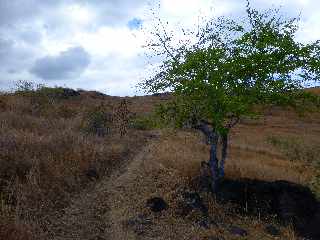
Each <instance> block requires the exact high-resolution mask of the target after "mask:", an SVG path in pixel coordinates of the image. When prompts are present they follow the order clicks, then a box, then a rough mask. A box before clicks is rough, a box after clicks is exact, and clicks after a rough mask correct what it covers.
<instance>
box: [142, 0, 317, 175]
mask: <svg viewBox="0 0 320 240" xmlns="http://www.w3.org/2000/svg"><path fill="white" fill-rule="evenodd" d="M298 25H299V18H285V17H283V16H282V15H281V14H280V12H279V10H278V9H270V10H266V11H264V12H260V11H257V10H255V9H253V8H251V6H250V3H249V1H248V4H247V7H246V16H245V17H244V18H243V19H241V20H238V21H237V20H233V19H230V18H226V17H220V18H218V19H212V20H209V21H207V22H205V24H204V25H203V26H202V27H199V28H198V30H197V31H196V32H187V31H184V30H183V33H184V37H185V38H186V39H188V40H187V41H181V42H180V44H178V46H177V45H176V46H175V44H174V43H176V41H175V40H174V38H173V36H171V35H170V34H169V33H168V32H167V30H166V28H165V26H164V25H163V24H162V22H161V21H160V20H159V28H158V29H156V31H155V33H154V37H155V38H154V40H153V42H151V43H150V44H149V45H148V46H149V47H150V48H151V49H152V50H153V51H156V53H159V52H160V53H163V54H164V55H165V57H166V58H165V60H164V61H163V63H162V65H161V67H160V68H159V69H158V71H157V73H156V74H155V75H153V76H152V77H151V78H150V79H147V80H146V81H145V82H144V87H145V88H146V89H147V90H149V91H151V92H159V91H166V90H169V91H171V92H172V93H173V94H174V96H175V98H174V100H173V101H172V102H171V103H170V104H168V105H164V106H162V108H161V113H162V116H163V117H164V118H165V119H167V120H170V121H171V122H174V123H175V124H176V126H179V127H181V126H185V125H188V126H191V127H195V128H198V129H199V130H201V131H202V132H204V133H205V134H206V136H207V137H208V138H209V139H210V141H211V145H212V147H213V149H212V151H211V155H210V159H211V160H210V161H211V163H212V164H211V167H212V171H213V172H212V174H213V175H217V171H218V170H217V164H216V163H217V157H216V155H217V152H216V151H217V148H216V146H217V143H218V140H219V139H222V140H223V143H224V146H223V150H222V166H221V172H222V174H221V175H223V164H224V160H225V158H226V149H227V144H228V142H227V136H228V132H229V129H230V128H231V127H232V126H234V125H235V124H236V123H237V122H238V120H239V119H240V118H241V117H243V116H252V115H254V114H255V107H256V106H265V105H271V104H276V105H283V106H291V107H294V108H302V109H303V108H304V109H305V108H306V107H307V106H309V107H311V108H317V107H319V106H320V101H319V97H316V96H314V95H312V94H310V93H307V92H305V91H303V88H304V83H305V82H310V81H314V82H316V83H319V82H320V40H318V41H315V42H311V43H302V42H299V41H297V40H296V37H295V34H296V33H297V31H298ZM317 109H318V108H317ZM209 163H210V162H209Z"/></svg>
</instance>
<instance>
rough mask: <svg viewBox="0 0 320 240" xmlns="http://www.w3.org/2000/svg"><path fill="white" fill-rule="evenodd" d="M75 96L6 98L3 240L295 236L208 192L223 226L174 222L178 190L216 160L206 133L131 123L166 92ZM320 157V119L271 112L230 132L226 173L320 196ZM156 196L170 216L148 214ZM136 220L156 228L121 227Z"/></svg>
mask: <svg viewBox="0 0 320 240" xmlns="http://www.w3.org/2000/svg"><path fill="white" fill-rule="evenodd" d="M311 91H314V92H317V93H319V92H320V91H319V89H313V90H311ZM68 94H69V95H68ZM68 94H65V95H64V94H62V95H61V89H59V91H58V92H57V90H56V89H46V92H34V91H30V92H28V91H27V92H23V91H22V92H17V93H15V94H1V96H0V149H1V151H0V166H1V168H0V215H1V216H0V219H1V220H0V239H8V240H12V239H213V238H210V237H211V236H218V237H221V239H241V238H239V237H235V236H233V235H231V234H230V233H229V232H228V231H227V230H226V228H225V227H224V226H227V225H228V226H229V225H231V224H236V225H239V226H241V227H243V228H245V229H246V230H247V231H248V232H249V235H248V236H246V237H245V238H242V239H298V237H296V236H295V234H294V231H293V230H292V229H291V228H290V227H282V226H278V227H279V229H280V231H281V235H280V237H272V236H271V235H268V234H267V233H266V232H265V231H264V228H265V227H266V226H267V225H268V224H271V223H272V224H276V225H277V223H275V222H274V220H273V219H270V220H268V221H267V220H265V219H259V218H256V217H245V216H240V215H239V214H237V213H233V212H232V211H231V210H230V208H228V206H220V205H219V204H218V203H216V202H215V201H214V200H212V199H211V198H210V196H202V197H203V199H204V201H205V202H206V204H207V205H208V206H209V212H210V214H211V215H213V216H216V217H217V218H218V219H220V220H219V222H221V225H220V226H218V227H215V228H212V229H211V228H210V229H203V228H201V227H199V226H198V225H196V224H195V222H194V220H193V219H196V218H197V216H196V215H197V213H194V214H193V213H192V214H191V215H190V216H188V217H187V218H179V217H177V215H176V209H178V206H177V195H178V194H179V191H180V190H181V189H182V188H183V187H188V186H189V185H190V184H191V182H192V179H193V178H194V177H196V176H198V175H199V172H200V170H201V169H200V164H201V162H202V161H206V160H207V159H208V156H209V155H208V152H209V148H208V146H207V145H206V144H205V141H204V138H203V136H202V135H201V134H200V133H198V132H196V131H193V130H179V131H178V130H170V129H152V127H149V126H144V124H145V122H143V121H142V122H141V121H140V122H139V123H137V122H133V123H130V121H131V119H138V118H139V117H145V115H146V114H148V113H151V111H152V110H153V109H154V106H155V104H157V103H159V102H164V101H166V100H167V98H168V96H165V95H164V96H144V97H131V98H129V97H127V98H120V97H112V96H106V95H103V94H99V93H97V92H86V91H81V92H78V93H77V94H76V93H73V94H70V93H68ZM124 100H125V101H126V104H125V106H124V105H123V101H124ZM115 116H116V117H115ZM132 121H134V120H132ZM130 126H131V127H130ZM150 128H151V129H150ZM145 129H146V130H145ZM121 135H123V136H121ZM319 156H320V115H319V114H306V115H305V116H303V117H301V116H299V115H297V114H295V113H294V112H293V111H290V110H288V109H286V110H285V109H280V108H271V109H268V110H266V111H265V113H264V115H263V116H262V117H261V118H259V119H255V120H252V119H242V120H241V122H240V124H239V125H237V126H236V127H235V128H234V129H233V130H232V133H231V140H230V155H229V157H228V159H227V165H226V175H227V177H228V178H231V179H239V178H250V179H259V180H265V181H274V180H287V181H290V182H294V183H299V184H302V185H305V186H309V187H310V188H311V189H312V190H313V191H314V192H315V193H316V194H319V192H320V187H319V185H320V177H319V176H320V174H319V170H318V168H319V164H320V159H319ZM152 196H162V197H163V198H164V199H166V201H167V202H168V203H169V206H170V208H169V210H168V211H166V212H165V213H163V214H160V215H150V212H148V210H147V209H146V207H145V202H146V199H148V198H150V197H152ZM102 206H104V210H101V208H102ZM90 209H94V211H93V210H90ZM80 210H81V211H80ZM100 210H101V212H102V213H100V212H99V211H100ZM74 212H77V213H76V214H75V213H74ZM68 214H69V215H68ZM99 214H100V215H101V218H97V216H98V215H99ZM139 214H143V215H144V216H145V215H148V214H149V215H148V216H149V218H151V220H150V221H152V222H153V224H152V225H148V226H146V227H145V229H144V230H143V232H145V233H143V234H140V233H139V231H138V230H139V229H138V230H137V229H136V228H134V227H133V228H132V226H131V227H130V226H129V227H128V225H126V224H124V223H125V222H126V221H128V219H132V218H133V217H135V216H137V215H139ZM71 215H72V216H73V217H70V216H71ZM100 215H99V216H100ZM72 218H74V219H73V220H72V222H71V219H72ZM91 218H92V219H94V220H92V221H93V222H90V221H91V220H90V219H91ZM59 219H60V220H59ZM61 219H62V220H63V221H62V220H61ZM89 220H90V221H89ZM74 222H77V224H74ZM90 224H92V225H93V226H94V227H92V228H89V227H88V226H89V225H90ZM63 226H65V227H68V228H69V229H64V230H61V229H62V228H64V227H63ZM70 226H72V227H70ZM99 226H100V228H103V230H99V231H100V235H99V236H98V235H97V229H100V228H99ZM101 226H102V227H101ZM68 231H69V232H68ZM70 231H73V232H70ZM68 236H69V237H68ZM70 236H73V237H70ZM94 237H95V238H94ZM98 237H100V238H98Z"/></svg>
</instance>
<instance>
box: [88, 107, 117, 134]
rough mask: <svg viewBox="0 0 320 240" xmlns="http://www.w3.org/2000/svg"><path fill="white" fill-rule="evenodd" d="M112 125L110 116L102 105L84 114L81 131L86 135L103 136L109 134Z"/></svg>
mask: <svg viewBox="0 0 320 240" xmlns="http://www.w3.org/2000/svg"><path fill="white" fill-rule="evenodd" d="M111 125H112V114H111V113H109V112H107V111H106V109H105V108H104V107H103V105H100V106H98V107H95V108H93V109H91V110H89V111H88V112H87V113H86V114H85V118H84V122H83V124H82V129H83V131H84V132H85V133H87V134H94V135H98V136H101V137H102V136H105V135H106V134H108V133H110V131H111Z"/></svg>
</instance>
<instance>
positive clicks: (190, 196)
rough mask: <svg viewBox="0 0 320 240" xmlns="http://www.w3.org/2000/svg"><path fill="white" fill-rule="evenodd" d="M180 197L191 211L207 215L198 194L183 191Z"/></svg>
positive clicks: (206, 210)
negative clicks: (198, 211)
mask: <svg viewBox="0 0 320 240" xmlns="http://www.w3.org/2000/svg"><path fill="white" fill-rule="evenodd" d="M182 196H183V199H184V201H185V203H186V205H187V206H189V207H190V208H192V209H199V210H200V211H201V212H202V214H204V215H206V216H207V215H208V208H207V207H206V206H205V205H204V203H203V201H202V199H201V197H200V195H199V193H197V192H188V191H185V192H183V193H182Z"/></svg>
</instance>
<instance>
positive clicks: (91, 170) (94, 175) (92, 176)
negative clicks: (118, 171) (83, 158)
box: [85, 168, 99, 180]
mask: <svg viewBox="0 0 320 240" xmlns="http://www.w3.org/2000/svg"><path fill="white" fill-rule="evenodd" d="M85 174H86V176H87V177H88V178H89V179H90V180H98V179H99V173H98V171H97V170H96V169H95V168H89V169H88V170H87V171H86V173H85Z"/></svg>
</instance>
